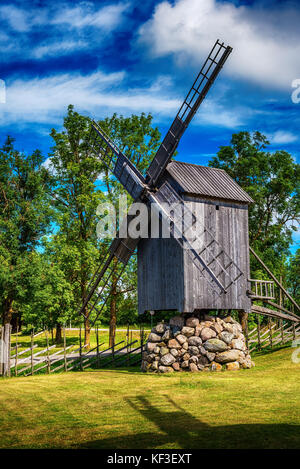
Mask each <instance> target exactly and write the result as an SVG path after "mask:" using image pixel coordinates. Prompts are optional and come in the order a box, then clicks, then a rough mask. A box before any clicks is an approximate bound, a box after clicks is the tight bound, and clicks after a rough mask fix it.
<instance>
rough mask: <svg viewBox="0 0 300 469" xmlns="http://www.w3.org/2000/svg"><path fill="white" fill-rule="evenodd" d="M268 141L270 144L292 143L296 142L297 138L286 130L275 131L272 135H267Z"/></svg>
mask: <svg viewBox="0 0 300 469" xmlns="http://www.w3.org/2000/svg"><path fill="white" fill-rule="evenodd" d="M268 139H269V140H270V142H271V143H282V144H286V143H293V142H296V141H297V140H298V136H297V135H295V134H293V133H291V132H288V131H286V130H277V132H275V133H274V134H269V135H268Z"/></svg>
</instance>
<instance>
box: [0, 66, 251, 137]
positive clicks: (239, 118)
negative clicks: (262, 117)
mask: <svg viewBox="0 0 300 469" xmlns="http://www.w3.org/2000/svg"><path fill="white" fill-rule="evenodd" d="M6 94H7V98H6V104H3V105H1V106H0V124H2V125H4V124H5V125H11V124H14V125H22V126H23V125H26V124H30V123H41V124H42V123H43V124H49V126H50V125H52V124H57V121H59V120H61V118H62V116H63V115H64V114H65V112H66V107H67V106H68V105H69V104H74V105H75V106H76V109H77V110H79V111H80V112H83V113H86V114H88V115H90V116H94V117H95V118H101V117H103V116H105V115H111V114H112V113H113V112H117V113H122V114H124V115H130V114H131V113H141V112H145V113H148V112H151V113H152V114H153V115H154V117H155V120H156V121H167V122H169V123H171V121H172V119H173V118H174V117H175V115H176V113H177V111H178V109H179V107H180V105H181V104H182V101H183V97H178V96H174V84H173V82H172V79H171V78H170V77H169V76H159V77H158V78H157V79H156V80H155V81H153V82H151V83H148V84H147V85H146V86H145V87H139V88H137V87H135V88H130V87H128V83H127V76H126V74H125V72H124V71H120V72H115V73H110V74H105V73H103V72H101V71H96V72H93V73H91V74H89V75H82V74H79V73H77V74H74V73H72V74H71V73H70V74H68V73H65V74H57V75H53V76H50V77H46V78H34V79H30V80H25V79H17V80H15V81H13V82H11V83H7V93H6ZM220 101H221V100H220V94H219V96H218V97H215V98H214V99H213V100H211V99H206V100H205V101H204V103H203V104H202V108H201V113H200V114H199V115H197V117H196V119H195V122H194V123H195V124H196V125H217V126H220V127H227V128H235V127H237V126H239V125H241V124H242V123H243V122H244V120H245V119H247V115H248V112H250V111H248V110H247V109H246V108H235V107H232V108H231V109H227V108H226V107H224V106H223V105H222V104H220ZM251 112H253V111H252V110H251Z"/></svg>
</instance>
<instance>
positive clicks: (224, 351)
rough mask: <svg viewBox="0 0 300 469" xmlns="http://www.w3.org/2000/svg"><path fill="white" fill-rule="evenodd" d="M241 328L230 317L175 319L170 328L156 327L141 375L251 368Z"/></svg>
mask: <svg viewBox="0 0 300 469" xmlns="http://www.w3.org/2000/svg"><path fill="white" fill-rule="evenodd" d="M252 366H254V363H253V362H252V361H251V357H250V355H249V352H248V350H247V347H246V342H245V337H244V335H243V333H242V327H241V325H240V324H239V323H238V322H237V321H235V320H234V319H233V318H232V317H231V316H228V317H226V318H225V319H221V318H219V317H212V316H208V315H205V316H204V319H203V320H201V319H199V318H198V317H196V316H190V317H188V318H186V319H184V318H183V317H182V316H175V317H174V318H172V319H171V320H170V322H169V324H168V325H167V324H164V323H159V324H157V326H155V327H154V328H153V329H152V331H151V333H150V335H149V337H148V341H147V344H146V351H145V352H144V353H143V360H142V371H151V372H155V373H169V372H173V371H192V372H198V371H221V370H238V369H240V368H251V367H252Z"/></svg>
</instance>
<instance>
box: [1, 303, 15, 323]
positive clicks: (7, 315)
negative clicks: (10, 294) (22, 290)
mask: <svg viewBox="0 0 300 469" xmlns="http://www.w3.org/2000/svg"><path fill="white" fill-rule="evenodd" d="M12 305H13V300H12V298H6V299H5V300H4V302H3V317H2V322H3V326H5V324H10V323H11V321H12V315H13V307H12Z"/></svg>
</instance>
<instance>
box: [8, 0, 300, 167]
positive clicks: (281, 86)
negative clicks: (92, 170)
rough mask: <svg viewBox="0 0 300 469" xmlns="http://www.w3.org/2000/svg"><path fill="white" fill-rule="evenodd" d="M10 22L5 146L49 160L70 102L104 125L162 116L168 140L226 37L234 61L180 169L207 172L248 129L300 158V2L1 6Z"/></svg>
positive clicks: (155, 0)
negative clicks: (111, 118)
mask: <svg viewBox="0 0 300 469" xmlns="http://www.w3.org/2000/svg"><path fill="white" fill-rule="evenodd" d="M0 22H1V29H0V47H1V49H2V51H3V53H2V61H1V62H2V63H1V71H0V79H1V80H3V81H4V83H5V89H6V102H3V101H4V91H3V82H0V124H1V127H0V138H1V142H3V139H4V138H5V136H6V135H7V134H10V135H12V136H14V137H15V138H16V139H17V142H16V146H17V147H18V149H20V150H24V151H28V152H29V151H31V150H32V149H35V148H41V149H42V150H43V152H44V155H45V158H46V157H47V153H48V151H49V147H50V146H51V139H50V138H49V131H50V129H51V128H52V127H55V128H60V127H61V125H62V118H63V116H64V115H65V112H66V107H67V105H68V104H70V103H72V104H74V105H75V107H76V109H77V110H78V111H79V112H81V113H83V114H85V115H89V116H92V117H94V118H96V119H98V118H103V117H105V116H108V115H111V114H112V113H113V112H117V113H120V114H123V115H130V114H131V113H141V112H146V113H148V112H151V113H152V114H153V116H154V123H155V124H156V125H157V126H158V127H159V129H160V130H161V132H162V133H164V132H165V131H166V130H167V129H168V127H169V125H170V123H171V122H172V119H173V117H174V116H175V114H176V112H177V110H178V107H179V105H180V104H181V102H182V100H183V98H184V96H185V94H186V92H187V91H188V89H189V87H190V86H191V84H192V82H193V79H194V77H195V75H196V74H197V72H198V70H199V68H200V66H201V64H202V62H203V60H204V59H205V57H206V56H207V54H208V53H209V51H210V49H211V47H212V45H213V44H214V42H215V40H216V39H217V38H220V39H221V40H222V41H224V42H225V44H229V45H231V46H232V47H233V52H232V54H231V55H230V57H229V59H228V61H227V63H226V65H225V67H224V69H223V70H222V72H221V75H220V76H219V77H218V79H217V81H216V83H215V85H214V86H213V88H212V89H211V90H210V93H209V95H208V97H207V98H206V100H205V101H204V103H203V104H202V106H201V108H200V111H199V112H198V114H197V116H196V118H195V119H194V122H193V124H192V125H191V126H190V128H189V130H188V132H187V133H186V134H185V135H184V137H183V139H182V142H181V144H180V147H179V157H178V158H179V160H182V161H189V162H193V163H198V164H207V162H208V160H209V159H210V158H211V156H212V155H213V154H215V153H216V151H217V150H218V148H219V146H220V145H224V144H227V143H228V142H229V140H230V136H231V135H232V133H233V132H238V131H241V130H249V131H253V130H260V131H261V132H263V133H264V134H265V135H267V136H268V137H269V140H270V142H271V149H274V150H275V149H285V150H287V151H289V152H291V153H292V154H293V155H294V157H295V158H296V159H298V160H299V158H300V152H299V139H300V134H299V128H300V102H299V103H298V104H297V103H296V102H295V103H294V102H293V101H292V92H293V91H294V96H295V97H296V98H297V96H298V94H297V89H296V88H293V87H292V85H293V84H294V85H297V79H298V86H299V87H300V65H299V57H300V28H299V24H300V3H299V2H298V1H296V0H295V1H293V0H292V1H288V0H287V1H286V0H277V1H276V0H273V1H270V0H256V1H252V0H241V1H239V0H230V1H222V0H166V1H160V0H143V1H142V2H141V1H140V0H128V1H126V0H123V1H118V0H116V1H114V0H111V1H105V0H103V1H76V0H75V1H74V0H73V1H61V2H50V1H49V0H45V1H42V0H40V1H39V0H30V1H29V0H15V1H13V2H10V1H9V0H8V1H7V2H6V1H5V0H1V2H0ZM299 98H300V90H299ZM299 101H300V99H299Z"/></svg>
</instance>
